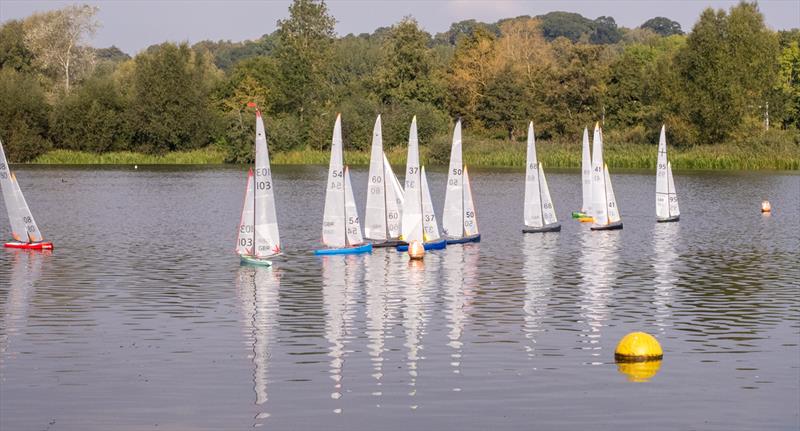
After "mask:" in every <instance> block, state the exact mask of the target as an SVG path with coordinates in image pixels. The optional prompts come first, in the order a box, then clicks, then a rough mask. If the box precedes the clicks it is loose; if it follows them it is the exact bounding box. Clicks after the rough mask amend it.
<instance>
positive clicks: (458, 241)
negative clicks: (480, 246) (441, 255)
mask: <svg viewBox="0 0 800 431" xmlns="http://www.w3.org/2000/svg"><path fill="white" fill-rule="evenodd" d="M468 242H481V234H475V235H470V236H465V237H463V238H452V239H448V240H447V243H448V244H465V243H468Z"/></svg>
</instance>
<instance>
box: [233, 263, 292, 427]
mask: <svg viewBox="0 0 800 431" xmlns="http://www.w3.org/2000/svg"><path fill="white" fill-rule="evenodd" d="M280 280H281V274H280V272H279V271H278V270H277V269H275V268H263V267H251V266H243V267H241V268H240V269H239V272H238V274H237V277H236V288H237V292H238V295H239V299H240V300H241V304H242V314H243V315H244V319H243V323H244V331H245V334H246V337H247V338H248V341H249V342H250V343H251V345H252V354H251V355H249V357H250V359H252V361H253V391H254V392H255V404H256V405H259V406H260V405H262V404H264V403H266V402H267V400H268V395H267V383H268V381H269V379H268V377H267V375H268V370H267V369H268V365H269V360H270V357H271V356H272V355H271V354H270V352H271V350H272V348H271V347H270V342H271V338H273V332H274V331H276V329H277V325H276V316H277V314H278V294H279V292H280ZM267 417H269V413H267V412H259V413H258V414H257V415H256V419H265V418H267Z"/></svg>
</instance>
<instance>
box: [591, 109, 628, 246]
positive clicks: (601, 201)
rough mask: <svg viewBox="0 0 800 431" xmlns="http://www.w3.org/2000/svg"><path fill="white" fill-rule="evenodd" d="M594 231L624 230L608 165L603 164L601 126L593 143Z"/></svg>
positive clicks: (595, 130) (596, 125)
mask: <svg viewBox="0 0 800 431" xmlns="http://www.w3.org/2000/svg"><path fill="white" fill-rule="evenodd" d="M592 145H593V148H592V206H591V210H592V217H593V218H594V224H592V227H591V229H592V230H614V229H622V218H621V217H620V214H619V207H617V199H616V197H614V189H613V188H612V187H611V177H610V176H609V175H608V165H606V164H605V163H604V162H603V131H602V130H601V129H600V125H599V124H595V126H594V140H593V142H592Z"/></svg>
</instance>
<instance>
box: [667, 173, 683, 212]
mask: <svg viewBox="0 0 800 431" xmlns="http://www.w3.org/2000/svg"><path fill="white" fill-rule="evenodd" d="M667 180H668V181H667V186H668V192H669V215H670V217H677V216H679V215H681V209H680V207H678V191H677V190H675V181H674V180H673V179H672V163H670V162H667Z"/></svg>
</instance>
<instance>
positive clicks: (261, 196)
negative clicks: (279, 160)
mask: <svg viewBox="0 0 800 431" xmlns="http://www.w3.org/2000/svg"><path fill="white" fill-rule="evenodd" d="M253 185H254V187H255V203H254V211H255V237H254V238H253V239H254V248H255V249H254V255H255V256H256V257H266V256H271V255H274V254H278V253H280V251H281V241H280V235H279V233H278V217H277V215H276V214H275V194H274V187H273V182H272V169H271V168H270V165H269V150H268V148H267V135H266V133H265V131H264V121H263V120H262V119H261V112H260V111H256V170H255V179H254V182H253Z"/></svg>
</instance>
